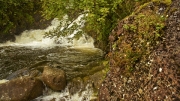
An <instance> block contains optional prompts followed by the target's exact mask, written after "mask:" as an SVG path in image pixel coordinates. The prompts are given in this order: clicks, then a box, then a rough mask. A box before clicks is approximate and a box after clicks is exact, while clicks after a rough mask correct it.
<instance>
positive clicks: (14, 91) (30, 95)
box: [0, 77, 44, 101]
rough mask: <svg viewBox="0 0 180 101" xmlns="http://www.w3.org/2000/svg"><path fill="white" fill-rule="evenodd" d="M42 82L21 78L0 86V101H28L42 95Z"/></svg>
mask: <svg viewBox="0 0 180 101" xmlns="http://www.w3.org/2000/svg"><path fill="white" fill-rule="evenodd" d="M43 89H44V85H43V83H42V81H40V80H39V79H36V78H31V77H21V78H17V79H13V80H11V81H8V82H5V83H2V84H0V101H29V100H32V99H34V98H36V97H38V96H41V95H42V94H43Z"/></svg>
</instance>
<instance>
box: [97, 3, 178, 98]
mask: <svg viewBox="0 0 180 101" xmlns="http://www.w3.org/2000/svg"><path fill="white" fill-rule="evenodd" d="M179 5H180V1H178V0H172V4H171V0H152V2H149V3H145V4H144V5H142V6H140V7H139V8H137V9H136V10H135V12H134V13H132V14H131V15H130V16H128V17H126V18H125V19H123V20H121V21H120V22H119V23H118V25H117V27H116V28H115V29H114V30H113V31H112V33H111V35H110V36H109V41H110V44H111V51H110V52H109V53H108V56H109V58H110V71H109V73H108V75H107V77H106V79H105V80H104V83H103V84H102V86H101V89H100V92H99V99H100V101H105V100H107V101H120V100H125V101H131V100H133V101H137V100H141V101H150V100H154V101H157V100H167V101H172V100H179V99H180V96H179V87H180V86H179V85H180V84H179V81H180V80H179V78H178V75H179V69H178V68H179V66H178V65H177V64H178V62H177V61H178V60H179V58H178V57H179V43H180V41H179V37H178V36H179V34H180V32H179V29H178V28H179V21H180V19H179V18H180V9H179Z"/></svg>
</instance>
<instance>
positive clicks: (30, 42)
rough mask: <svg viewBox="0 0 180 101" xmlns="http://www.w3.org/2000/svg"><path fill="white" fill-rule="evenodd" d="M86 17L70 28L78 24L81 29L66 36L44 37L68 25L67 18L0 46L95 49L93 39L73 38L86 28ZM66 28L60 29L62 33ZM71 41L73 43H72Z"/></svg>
mask: <svg viewBox="0 0 180 101" xmlns="http://www.w3.org/2000/svg"><path fill="white" fill-rule="evenodd" d="M84 16H85V15H80V16H79V17H78V18H77V19H76V20H74V21H73V22H72V23H71V24H70V25H69V26H68V28H70V27H72V26H73V24H74V23H76V24H78V25H79V27H77V29H75V30H74V31H73V32H72V33H69V34H68V35H66V36H60V37H57V36H53V37H51V38H49V37H44V36H45V33H47V32H50V31H53V30H54V29H56V28H57V27H58V26H59V25H60V24H62V25H61V26H63V25H66V23H67V21H65V20H67V16H64V18H63V20H61V21H60V20H58V19H57V18H55V19H54V20H52V22H51V25H50V26H49V27H47V28H46V29H44V30H40V29H38V30H26V31H24V32H23V33H22V34H21V35H19V36H16V40H15V42H9V41H8V42H6V43H5V44H0V46H31V47H36V48H46V47H54V46H71V47H87V48H94V44H93V43H94V40H93V38H92V37H90V36H88V35H86V34H83V35H82V36H81V37H80V38H78V39H76V38H73V37H74V36H75V35H76V34H77V33H78V32H79V31H81V28H82V27H83V26H84V22H85V21H84V20H82V19H83V17H84ZM64 29H65V28H64V27H61V28H60V31H62V30H64ZM70 40H71V41H70Z"/></svg>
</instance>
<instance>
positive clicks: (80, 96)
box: [34, 85, 96, 101]
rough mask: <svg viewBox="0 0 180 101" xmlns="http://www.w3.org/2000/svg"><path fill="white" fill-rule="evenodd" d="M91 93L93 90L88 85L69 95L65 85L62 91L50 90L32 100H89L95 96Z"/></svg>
mask: <svg viewBox="0 0 180 101" xmlns="http://www.w3.org/2000/svg"><path fill="white" fill-rule="evenodd" d="M92 95H93V90H92V89H91V88H89V86H88V85H87V86H86V90H85V91H82V92H80V91H79V92H77V93H76V94H74V95H71V94H70V93H69V90H68V88H67V87H66V89H65V90H64V91H62V92H53V91H52V92H50V94H48V95H44V96H41V97H38V98H36V99H35V100H34V101H52V100H53V101H61V100H62V101H90V100H92V99H96V97H93V96H92Z"/></svg>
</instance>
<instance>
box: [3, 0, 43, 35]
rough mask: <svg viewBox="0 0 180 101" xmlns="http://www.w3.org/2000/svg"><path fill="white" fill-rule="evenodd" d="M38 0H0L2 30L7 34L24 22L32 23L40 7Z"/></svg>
mask: <svg viewBox="0 0 180 101" xmlns="http://www.w3.org/2000/svg"><path fill="white" fill-rule="evenodd" d="M39 5H40V2H39V1H38V0H0V28H1V29H0V31H1V33H3V34H7V33H9V32H10V30H11V29H13V28H16V26H18V25H22V23H32V22H33V21H34V19H33V14H34V13H36V11H37V9H39V8H40V6H39Z"/></svg>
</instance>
